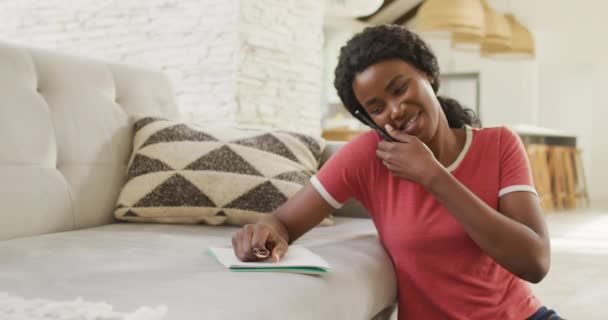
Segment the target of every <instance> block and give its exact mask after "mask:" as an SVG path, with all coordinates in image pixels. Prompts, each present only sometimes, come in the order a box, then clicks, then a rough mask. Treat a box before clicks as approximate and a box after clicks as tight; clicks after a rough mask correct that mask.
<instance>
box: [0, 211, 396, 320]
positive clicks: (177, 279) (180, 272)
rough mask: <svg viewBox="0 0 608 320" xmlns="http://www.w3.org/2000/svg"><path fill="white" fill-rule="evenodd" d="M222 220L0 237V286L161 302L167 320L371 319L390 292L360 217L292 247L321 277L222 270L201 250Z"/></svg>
mask: <svg viewBox="0 0 608 320" xmlns="http://www.w3.org/2000/svg"><path fill="white" fill-rule="evenodd" d="M236 230H237V228H236V227H231V226H213V227H212V226H205V225H162V224H137V225H135V224H130V223H115V224H110V225H105V226H101V227H95V228H90V229H82V230H77V231H68V232H63V233H55V234H48V235H42V236H36V237H28V238H19V239H12V240H6V241H2V242H0V257H2V263H0V288H1V289H0V291H6V292H9V293H11V294H13V295H17V296H21V297H24V298H26V299H35V298H44V299H52V300H71V299H75V298H77V297H82V298H83V299H84V300H86V301H94V302H97V301H105V302H107V303H109V304H111V305H112V306H114V309H115V310H116V311H120V312H132V311H134V310H136V309H137V308H138V307H140V306H144V305H146V306H152V307H154V306H159V305H165V306H167V307H168V314H167V319H180V320H188V319H292V320H294V319H295V320H297V319H370V318H372V316H373V315H375V314H377V313H378V312H380V311H381V310H382V309H384V308H386V307H387V306H389V305H391V304H392V303H393V301H394V300H395V298H396V280H395V275H394V271H393V268H392V264H391V260H390V258H389V257H388V255H387V254H386V253H385V251H384V250H383V248H382V246H381V244H380V242H379V240H378V237H377V234H376V231H375V228H374V226H373V223H372V221H371V220H369V219H357V218H341V217H340V218H335V225H334V226H331V227H325V228H315V229H313V230H312V231H310V232H309V233H307V234H306V235H305V236H303V237H302V238H300V239H298V240H297V241H296V242H295V243H296V244H299V245H303V246H306V247H308V248H309V249H311V250H312V251H313V252H315V253H317V254H319V255H321V256H322V257H323V258H325V259H326V260H327V261H328V262H329V263H330V264H331V266H332V268H333V270H332V272H330V273H328V274H326V275H323V276H311V275H301V274H290V273H242V272H231V271H229V270H227V269H226V268H224V267H223V266H222V265H221V264H220V263H219V262H217V261H216V260H214V259H213V258H212V257H210V256H209V255H208V254H206V250H207V248H208V247H209V246H223V245H226V246H229V245H230V242H231V241H230V237H231V235H232V234H233V233H234V232H235V231H236Z"/></svg>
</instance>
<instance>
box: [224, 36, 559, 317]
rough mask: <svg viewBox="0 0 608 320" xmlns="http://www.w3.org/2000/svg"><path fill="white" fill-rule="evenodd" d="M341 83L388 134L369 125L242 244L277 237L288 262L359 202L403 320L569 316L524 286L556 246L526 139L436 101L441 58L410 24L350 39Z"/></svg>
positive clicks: (243, 235)
mask: <svg viewBox="0 0 608 320" xmlns="http://www.w3.org/2000/svg"><path fill="white" fill-rule="evenodd" d="M334 84H335V87H336V89H337V91H338V95H339V97H340V99H341V100H342V102H343V104H344V106H345V107H346V109H347V110H348V111H349V112H350V113H352V114H353V115H354V116H355V117H357V118H358V119H360V120H362V121H363V120H364V119H365V121H364V122H365V124H367V125H369V126H370V127H372V128H376V127H379V128H385V129H386V130H387V133H388V135H390V138H391V139H384V140H383V136H382V134H381V133H378V132H376V131H369V132H367V133H364V134H362V135H360V136H358V137H356V138H355V139H353V140H351V141H349V142H348V143H347V144H346V145H345V146H344V147H343V148H342V149H340V150H339V151H338V152H337V153H336V154H335V155H334V156H332V158H330V159H329V160H328V161H327V162H326V163H325V165H324V166H323V167H322V168H321V169H320V170H319V171H318V173H317V174H316V175H315V176H313V177H312V178H311V182H310V183H309V184H307V185H306V186H305V187H304V188H303V189H302V190H301V191H300V192H298V193H297V194H296V195H294V197H293V198H291V199H290V200H289V201H287V202H286V203H285V204H284V205H283V206H282V207H280V208H278V209H277V210H276V211H275V212H274V213H273V215H271V216H270V217H269V218H268V219H267V220H265V221H261V222H259V223H257V224H256V225H255V226H249V227H246V228H244V229H242V230H241V231H239V232H238V233H237V235H236V236H235V238H234V239H235V242H234V243H235V245H234V247H235V252H237V253H238V252H246V251H247V252H248V250H249V249H251V248H256V247H259V248H263V247H264V245H265V244H266V243H267V239H279V240H280V241H279V243H280V244H283V246H281V248H280V249H279V250H273V252H272V254H273V255H275V254H276V255H278V257H277V258H280V257H281V256H282V255H284V254H285V251H286V250H288V247H287V246H285V244H286V243H291V242H293V241H294V240H295V239H297V238H298V237H299V236H301V235H302V234H303V233H305V232H307V231H308V230H309V229H310V228H311V226H313V225H315V224H316V223H317V221H319V220H321V219H323V217H325V216H326V215H328V214H329V213H331V212H332V210H333V209H336V208H339V207H340V206H341V205H342V204H343V203H345V202H346V201H347V200H348V199H350V198H355V199H357V200H358V201H359V202H361V203H362V204H363V205H364V206H365V207H366V208H367V209H368V211H369V213H370V216H371V218H372V219H373V220H374V224H375V226H376V228H377V229H378V234H379V236H380V240H381V242H382V244H383V247H384V248H385V249H386V251H387V253H388V254H389V255H390V257H391V258H392V261H393V265H394V268H395V271H396V275H397V282H398V283H397V284H398V289H399V319H513V320H515V319H517V320H521V319H534V320H537V319H552V320H555V319H560V318H559V317H558V316H557V315H555V312H553V311H552V310H549V309H546V308H545V307H543V306H542V304H541V302H540V301H539V300H538V299H537V298H536V297H535V296H534V294H533V293H532V291H531V290H530V288H529V287H528V285H527V284H526V283H525V281H528V282H534V283H536V282H539V281H541V280H542V279H543V278H544V277H545V275H546V274H547V272H548V270H549V264H550V250H549V236H548V232H547V226H546V222H545V220H544V217H543V213H542V210H541V208H540V206H539V201H538V196H537V194H536V191H535V189H534V186H533V184H532V179H531V175H530V167H529V162H528V159H527V157H526V153H525V149H524V147H523V144H522V143H521V140H520V139H519V138H518V136H517V135H516V134H515V133H514V132H513V131H511V130H510V129H508V128H506V127H495V128H477V127H479V126H480V123H479V121H478V120H477V118H476V116H475V114H474V113H473V112H472V111H471V110H467V109H464V108H463V107H462V106H461V105H460V104H459V103H458V102H457V101H456V100H453V99H450V98H444V97H438V96H437V91H438V89H439V85H440V80H439V67H438V63H437V59H436V57H435V55H434V54H433V52H432V51H431V50H430V48H429V47H428V46H427V44H426V43H424V42H423V41H422V40H421V39H420V37H418V35H416V34H415V33H413V32H411V31H409V30H408V29H406V28H404V27H401V26H389V25H383V26H376V27H370V28H367V29H365V30H363V31H362V32H361V33H359V34H357V35H355V36H354V37H353V38H352V39H351V40H349V41H348V42H347V43H346V45H345V46H344V47H342V49H341V52H340V57H339V59H338V65H337V67H336V71H335V82H334ZM273 241H274V240H273ZM275 251H276V252H275Z"/></svg>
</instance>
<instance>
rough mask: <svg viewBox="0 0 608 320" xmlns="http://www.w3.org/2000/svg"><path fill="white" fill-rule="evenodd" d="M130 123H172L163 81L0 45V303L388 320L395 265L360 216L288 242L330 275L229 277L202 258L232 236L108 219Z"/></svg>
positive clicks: (179, 315)
mask: <svg viewBox="0 0 608 320" xmlns="http://www.w3.org/2000/svg"><path fill="white" fill-rule="evenodd" d="M134 113H139V114H148V115H158V116H169V117H170V116H176V115H177V108H176V105H175V97H174V94H173V91H172V89H171V86H170V84H169V82H168V80H167V78H166V77H165V76H164V75H163V74H161V73H159V72H155V71H150V70H144V69H141V68H136V67H132V66H126V65H118V64H112V63H104V62H100V61H94V60H90V59H86V58H81V57H74V56H68V55H64V54H57V53H52V52H48V51H44V50H39V49H30V48H24V47H19V46H16V45H12V44H7V43H1V42H0V293H2V292H4V293H8V294H10V295H16V296H20V297H23V298H25V299H34V298H43V299H52V300H57V301H63V300H71V299H75V298H76V297H82V298H83V299H85V300H87V301H105V302H107V303H109V304H110V305H112V306H113V307H114V308H115V309H116V310H121V311H125V312H127V311H132V310H135V309H137V308H138V307H140V306H158V305H164V306H167V308H168V313H167V317H166V318H167V319H178V320H188V319H334V320H335V319H349V320H350V319H370V318H374V317H375V318H377V319H381V318H384V317H386V316H387V315H388V312H387V310H390V307H391V305H393V301H395V295H396V287H395V286H396V281H395V276H394V273H393V269H392V265H391V261H390V258H389V257H388V256H387V255H386V253H385V252H384V250H383V249H382V246H381V244H380V243H379V241H378V238H377V234H376V231H375V228H374V226H373V223H372V222H371V221H370V220H369V219H362V218H353V217H348V216H349V215H351V216H353V215H354V216H360V215H361V208H356V205H355V206H354V207H351V206H349V207H348V208H343V209H342V210H340V211H339V212H337V218H336V224H335V226H331V227H319V228H316V229H314V230H313V231H311V232H310V233H308V234H306V235H305V236H304V237H303V238H301V239H299V240H298V241H297V242H296V243H298V244H300V245H304V246H306V247H309V248H310V249H311V250H313V251H314V252H316V253H318V254H320V255H321V256H323V257H324V258H325V259H326V260H328V261H329V263H330V264H331V265H332V267H333V271H332V272H331V273H330V274H327V275H325V276H322V277H317V276H309V275H296V274H285V273H233V272H230V271H228V270H226V269H225V268H224V267H223V266H221V265H220V264H219V263H217V262H216V261H215V260H213V259H212V258H211V257H210V256H208V255H207V254H205V251H206V249H207V248H208V247H209V246H216V245H229V244H230V238H231V235H232V234H233V232H234V231H235V230H237V229H236V228H235V227H231V226H219V227H218V226H204V225H163V224H134V223H119V222H116V221H114V220H113V215H112V212H113V208H114V205H115V201H116V198H117V196H118V193H119V190H120V188H121V186H122V183H123V179H124V176H125V167H126V162H127V159H128V157H129V153H130V151H131V150H130V148H131V139H132V137H131V135H132V129H131V124H130V119H129V115H130V114H134ZM337 148H339V144H335V143H334V144H332V143H330V147H329V149H328V150H327V151H326V154H325V156H326V157H327V155H329V153H331V152H333V151H334V150H336V149H337ZM387 308H388V309H387ZM382 310H385V311H384V312H381V311H382Z"/></svg>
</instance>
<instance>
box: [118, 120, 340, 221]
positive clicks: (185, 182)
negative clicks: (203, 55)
mask: <svg viewBox="0 0 608 320" xmlns="http://www.w3.org/2000/svg"><path fill="white" fill-rule="evenodd" d="M134 131H135V132H134V138H133V153H132V155H131V158H130V160H129V164H128V167H127V177H126V182H125V184H124V186H123V189H122V190H121V192H120V195H119V197H118V201H117V207H116V210H115V211H114V216H115V217H116V218H117V219H119V220H124V221H135V222H161V223H205V224H211V225H220V224H233V225H244V224H247V223H255V222H256V221H257V219H258V218H259V217H260V215H263V214H269V213H271V212H272V211H273V210H274V209H276V208H278V207H279V206H280V205H281V204H283V203H284V202H285V201H286V200H287V199H289V198H290V197H291V196H292V195H294V194H295V193H296V192H297V191H298V190H300V189H301V188H302V186H304V184H306V183H307V182H308V181H309V179H310V177H311V176H312V175H314V174H315V173H316V171H317V168H318V166H319V161H320V157H321V152H322V151H323V149H324V148H325V140H323V139H322V138H320V137H313V136H308V135H304V134H300V133H295V132H289V131H265V130H257V129H256V130H252V129H242V128H233V127H225V126H224V127H213V126H211V127H201V126H198V125H195V124H191V123H185V122H179V121H173V120H167V119H161V118H155V117H143V118H139V119H136V121H135V124H134ZM332 222H333V219H332V217H331V216H330V217H328V218H326V219H325V220H323V222H322V223H321V224H322V225H330V224H332Z"/></svg>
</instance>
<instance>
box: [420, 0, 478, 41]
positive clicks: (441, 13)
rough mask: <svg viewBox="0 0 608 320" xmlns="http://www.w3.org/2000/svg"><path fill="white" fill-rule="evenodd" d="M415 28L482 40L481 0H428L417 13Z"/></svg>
mask: <svg viewBox="0 0 608 320" xmlns="http://www.w3.org/2000/svg"><path fill="white" fill-rule="evenodd" d="M415 28H416V30H417V31H420V32H429V31H447V32H450V33H452V34H460V35H463V36H464V37H468V38H473V39H478V41H480V40H481V37H483V34H484V10H483V6H482V4H481V2H480V1H479V0H426V1H424V2H423V3H422V5H421V6H420V8H419V9H418V13H417V14H416V21H415Z"/></svg>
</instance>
